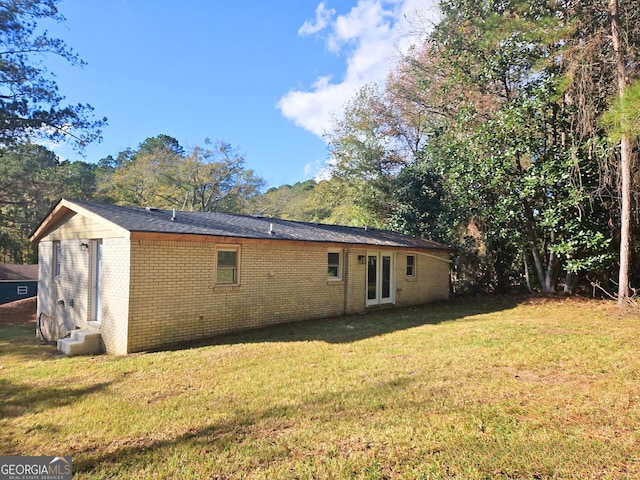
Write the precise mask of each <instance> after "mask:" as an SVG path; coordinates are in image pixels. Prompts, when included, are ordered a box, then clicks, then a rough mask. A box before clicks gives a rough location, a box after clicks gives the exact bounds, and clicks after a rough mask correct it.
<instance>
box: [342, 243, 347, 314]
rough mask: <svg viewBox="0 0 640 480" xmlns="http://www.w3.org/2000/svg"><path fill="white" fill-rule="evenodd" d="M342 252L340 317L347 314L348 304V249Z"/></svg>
mask: <svg viewBox="0 0 640 480" xmlns="http://www.w3.org/2000/svg"><path fill="white" fill-rule="evenodd" d="M342 252H343V257H344V269H343V272H342V275H343V278H342V281H343V285H344V286H343V297H344V301H343V304H342V315H343V316H344V315H346V314H347V306H348V302H349V249H348V248H345V249H344V250H343V251H342Z"/></svg>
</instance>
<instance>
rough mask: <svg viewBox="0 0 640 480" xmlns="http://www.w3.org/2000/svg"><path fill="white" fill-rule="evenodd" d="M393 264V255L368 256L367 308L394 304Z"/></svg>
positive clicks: (370, 254) (372, 254) (377, 253)
mask: <svg viewBox="0 0 640 480" xmlns="http://www.w3.org/2000/svg"><path fill="white" fill-rule="evenodd" d="M393 263H394V262H393V255H392V254H391V253H381V252H370V253H368V254H367V306H370V305H382V304H384V303H393V302H394V300H395V298H394V292H395V278H394V275H393V272H394V265H393Z"/></svg>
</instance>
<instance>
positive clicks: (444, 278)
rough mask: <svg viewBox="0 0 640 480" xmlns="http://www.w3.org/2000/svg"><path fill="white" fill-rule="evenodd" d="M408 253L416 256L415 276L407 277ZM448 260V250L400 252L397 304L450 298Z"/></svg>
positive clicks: (397, 275) (397, 273) (397, 276)
mask: <svg viewBox="0 0 640 480" xmlns="http://www.w3.org/2000/svg"><path fill="white" fill-rule="evenodd" d="M407 255H414V256H415V262H416V276H415V278H410V277H407ZM448 260H449V254H448V253H447V252H438V251H434V252H433V253H429V254H424V253H420V252H406V253H405V252H401V253H398V254H397V255H396V304H397V305H399V306H407V305H420V304H423V303H429V302H435V301H439V300H447V299H448V298H449V261H448Z"/></svg>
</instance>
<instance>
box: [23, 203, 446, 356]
mask: <svg viewBox="0 0 640 480" xmlns="http://www.w3.org/2000/svg"><path fill="white" fill-rule="evenodd" d="M31 240H32V241H33V242H38V245H39V265H40V277H39V278H40V280H39V287H38V288H39V289H38V313H39V317H40V318H41V319H43V320H42V321H43V322H45V323H46V325H45V326H46V328H45V329H44V330H43V331H45V330H46V332H47V335H48V336H49V337H51V338H50V339H57V338H60V337H64V336H66V335H68V334H72V336H73V337H75V338H80V337H81V335H80V331H82V332H86V331H92V332H96V333H99V334H100V338H101V346H102V349H103V350H104V351H106V352H108V353H115V354H127V353H131V352H138V351H145V350H150V349H157V348H161V347H163V346H166V345H170V344H175V343H180V342H185V341H190V340H196V339H201V338H207V337H212V336H215V335H219V334H222V333H227V332H232V331H239V330H246V329H251V328H258V327H263V326H267V325H273V324H278V323H285V322H292V321H299V320H309V319H314V318H326V317H332V316H339V315H344V314H349V313H357V312H364V311H367V310H369V309H375V308H380V307H388V306H408V305H417V304H423V303H428V302H433V301H438V300H444V299H447V298H448V294H449V254H450V249H449V248H448V247H446V246H444V245H440V244H437V243H435V242H430V241H427V240H424V239H419V238H414V237H411V236H408V235H403V234H399V233H395V232H390V231H387V230H377V229H371V228H355V227H345V226H337V225H324V224H313V223H303V222H293V221H285V220H279V219H270V218H262V217H250V216H242V215H230V214H221V213H201V212H182V211H179V212H176V211H167V210H159V209H154V208H138V207H122V206H115V205H105V204H100V203H95V202H89V201H79V200H66V199H62V200H61V201H60V202H59V203H58V204H57V205H56V206H55V207H54V208H53V209H52V211H51V212H50V214H49V215H48V216H47V217H46V218H45V219H44V220H43V222H42V223H41V224H40V226H39V227H38V228H37V229H36V231H35V232H34V234H33V235H32V237H31ZM76 330H78V332H75V333H74V331H76ZM83 335H84V333H83Z"/></svg>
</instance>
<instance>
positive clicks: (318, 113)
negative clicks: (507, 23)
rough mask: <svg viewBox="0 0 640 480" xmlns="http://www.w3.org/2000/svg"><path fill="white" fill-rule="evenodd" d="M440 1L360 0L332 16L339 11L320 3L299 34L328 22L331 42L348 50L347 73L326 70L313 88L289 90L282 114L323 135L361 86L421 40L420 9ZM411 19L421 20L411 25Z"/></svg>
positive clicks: (380, 78)
mask: <svg viewBox="0 0 640 480" xmlns="http://www.w3.org/2000/svg"><path fill="white" fill-rule="evenodd" d="M435 4H436V1H435V0H429V1H427V2H425V1H424V0H358V2H357V4H356V5H355V6H354V7H353V8H352V9H351V10H350V11H349V12H348V13H346V14H343V15H338V16H337V17H336V18H335V20H332V19H333V17H334V15H335V11H334V10H333V9H331V10H327V9H326V6H325V4H324V3H320V4H319V5H318V8H317V9H316V20H315V23H310V22H305V24H304V25H303V26H302V27H301V28H300V30H299V34H301V35H308V34H311V33H317V32H319V31H320V30H322V29H325V28H329V34H328V36H327V37H326V48H327V49H328V50H330V51H332V52H335V53H338V54H345V56H346V69H345V72H344V75H343V76H342V78H341V79H340V80H338V81H335V80H334V77H333V76H331V75H326V76H321V77H319V78H318V79H316V81H315V82H314V83H313V84H312V85H311V87H310V88H309V89H306V90H292V91H290V92H289V93H287V94H286V95H284V96H283V97H282V98H281V99H280V101H279V102H278V108H279V109H280V111H281V112H282V114H283V115H284V116H285V117H287V118H288V119H289V120H291V121H293V122H294V123H295V124H296V125H298V126H300V127H302V128H304V129H306V130H308V131H309V132H311V133H313V134H314V135H317V136H322V135H323V134H324V133H325V132H326V131H327V130H328V129H329V128H330V127H331V125H332V122H333V121H334V120H335V118H339V116H340V114H341V112H342V109H343V107H344V105H345V103H346V102H347V101H348V100H349V99H350V98H351V97H352V96H353V95H354V94H355V93H356V91H357V90H358V89H359V88H361V87H362V86H363V85H365V84H366V83H370V82H376V83H382V82H384V80H385V78H386V77H387V74H388V73H389V71H390V70H391V69H392V67H393V65H394V64H395V63H396V62H397V60H398V59H399V55H400V53H403V52H405V51H406V50H407V49H408V48H409V46H410V45H411V44H412V43H414V42H415V41H416V37H415V36H414V35H412V34H411V33H412V31H415V30H416V28H424V18H423V17H421V15H422V14H423V12H425V11H426V9H430V10H432V11H433V10H434V9H435V7H434V6H433V5H435ZM326 12H330V14H327V13H326ZM412 21H414V22H416V23H419V25H417V26H416V25H415V24H413V25H412V24H411V23H410V22H412Z"/></svg>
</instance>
